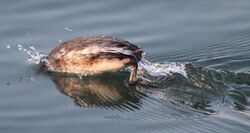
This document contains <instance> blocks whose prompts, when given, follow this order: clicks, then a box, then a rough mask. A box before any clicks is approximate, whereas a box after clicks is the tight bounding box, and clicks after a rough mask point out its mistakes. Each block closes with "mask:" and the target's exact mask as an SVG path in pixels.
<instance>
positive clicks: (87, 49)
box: [40, 36, 143, 83]
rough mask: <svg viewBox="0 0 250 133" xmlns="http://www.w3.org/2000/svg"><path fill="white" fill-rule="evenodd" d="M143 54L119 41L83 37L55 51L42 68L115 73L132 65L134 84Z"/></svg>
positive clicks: (131, 77) (62, 45)
mask: <svg viewBox="0 0 250 133" xmlns="http://www.w3.org/2000/svg"><path fill="white" fill-rule="evenodd" d="M142 54H143V50H142V49H140V48H139V47H138V46H136V45H133V44H131V43H129V42H128V41H124V40H122V39H118V38H116V37H110V36H83V37H79V38H76V39H73V40H70V41H66V42H64V43H62V44H60V45H58V46H57V47H55V48H54V49H53V50H52V51H51V52H50V53H49V54H48V56H47V57H46V62H45V61H41V63H40V65H41V66H45V67H46V69H47V70H48V71H54V72H66V73H74V74H84V73H91V74H100V73H103V72H114V71H118V70H121V69H123V68H124V67H126V66H129V65H130V66H131V68H132V70H131V75H130V80H129V81H130V83H134V82H135V81H136V73H137V63H138V61H140V60H141V58H142Z"/></svg>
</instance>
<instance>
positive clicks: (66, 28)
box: [64, 26, 72, 31]
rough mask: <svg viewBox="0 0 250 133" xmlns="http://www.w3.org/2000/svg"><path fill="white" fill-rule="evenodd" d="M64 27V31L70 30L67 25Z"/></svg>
mask: <svg viewBox="0 0 250 133" xmlns="http://www.w3.org/2000/svg"><path fill="white" fill-rule="evenodd" d="M64 29H65V30H66V31H72V29H71V28H69V27H67V26H65V27H64Z"/></svg>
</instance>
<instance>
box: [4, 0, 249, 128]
mask: <svg viewBox="0 0 250 133" xmlns="http://www.w3.org/2000/svg"><path fill="white" fill-rule="evenodd" d="M249 10H250V2H249V1H247V0H239V1H233V0H227V1H225V0H224V1H215V0H210V1H194V0H191V1H188V2H184V1H164V0H161V1H157V2H156V1H152V2H146V1H115V0H110V1H66V0H64V1H49V0H44V1H39V2H38V1H36V2H34V1H31V0H27V1H25V2H24V1H7V0H3V1H1V2H0V16H1V18H0V20H1V21H0V44H1V45H0V54H1V57H0V68H1V69H0V70H1V76H0V84H1V87H0V92H1V93H0V97H1V99H0V106H1V109H0V119H1V121H0V130H1V132H26V133H27V132H28V133H29V132H30V133H33V132H146V133H149V132H153V133H157V132H170V133H172V132H190V133H191V132H192V133H195V132H242V133H244V132H248V131H249V129H250V124H249V120H250V112H249V109H250V104H249V96H250V91H249V89H250V87H249V80H248V79H249V76H248V74H249V73H250V60H249V57H250V53H249V50H250V37H249V33H250V11H249ZM81 35H112V36H118V37H120V38H123V39H126V40H129V41H130V42H132V43H134V44H137V45H139V46H140V47H141V48H143V49H144V50H145V51H146V57H145V58H146V59H147V60H148V61H150V62H152V63H155V64H158V65H155V67H156V68H157V67H158V68H161V69H160V70H161V71H160V72H162V71H164V73H161V74H162V75H160V76H159V73H158V72H157V71H149V72H150V73H144V72H142V73H141V76H143V77H145V78H146V79H149V80H150V81H152V82H149V83H148V82H147V83H148V84H146V85H145V84H139V85H137V86H130V85H128V81H127V80H128V77H129V73H128V72H126V71H122V72H117V73H113V74H105V75H101V76H86V77H85V76H83V77H82V79H79V77H78V76H72V75H60V74H59V75H58V74H46V73H43V72H41V71H40V70H39V68H38V66H37V64H34V63H33V62H36V61H37V60H32V59H39V58H40V57H39V56H37V55H40V54H37V53H36V52H39V51H41V52H43V53H48V52H50V50H52V49H53V48H54V47H55V46H56V45H57V44H58V43H60V42H63V41H66V40H69V39H72V38H75V37H78V36H81ZM20 46H21V47H20ZM29 46H33V47H29ZM33 48H36V49H37V51H36V50H32V49H33ZM24 49H26V52H27V51H33V52H32V53H30V54H29V55H28V54H27V53H26V52H23V51H25V50H24ZM35 51H36V52H35ZM30 56H33V57H32V58H29V57H30ZM34 57H38V58H34ZM27 59H29V60H27ZM167 62H174V63H173V64H174V65H172V66H175V65H176V64H175V62H177V64H186V65H185V68H186V69H185V70H186V71H185V72H186V77H187V78H185V76H182V75H185V74H184V73H183V71H182V69H177V70H178V72H179V73H180V74H178V73H174V74H171V75H170V76H166V74H168V72H169V71H167V70H169V69H162V68H166V67H167ZM168 65H169V64H168ZM153 66H154V65H153ZM159 66H160V67H159ZM170 66H171V65H170ZM177 66H179V65H177ZM151 67H152V64H151V65H150V66H149V68H151ZM155 67H153V69H154V70H155ZM167 68H169V67H167ZM174 68H176V67H174ZM179 68H183V67H179ZM157 70H159V69H157ZM171 70H173V69H171ZM179 70H181V71H179Z"/></svg>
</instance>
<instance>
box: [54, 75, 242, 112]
mask: <svg viewBox="0 0 250 133" xmlns="http://www.w3.org/2000/svg"><path fill="white" fill-rule="evenodd" d="M127 76H129V75H128V73H126V72H117V73H107V74H102V75H97V76H87V77H83V78H82V79H80V78H79V77H78V76H72V75H71V76H69V75H57V74H50V75H49V77H50V78H51V79H52V81H53V82H54V83H55V86H56V88H57V90H58V91H60V92H61V93H63V94H65V95H67V96H69V97H71V98H72V100H73V101H74V103H75V104H76V105H77V106H80V107H104V108H116V109H122V110H124V109H125V108H126V109H129V110H138V109H140V107H141V106H142V103H143V102H142V101H143V100H142V99H144V98H146V97H153V98H154V99H160V100H162V101H164V102H165V103H166V104H164V106H168V104H172V103H173V104H175V105H177V106H184V107H185V108H186V107H190V108H192V109H195V110H199V111H205V112H208V113H213V112H216V111H217V110H219V108H218V106H220V104H223V102H224V101H223V100H224V98H225V97H226V100H227V101H228V98H229V100H231V99H232V98H231V97H235V95H236V96H237V99H239V98H238V97H240V98H241V97H243V99H244V95H239V94H238V93H237V91H235V92H234V93H232V94H231V93H230V92H226V91H225V89H223V87H225V86H224V85H221V86H220V84H215V82H213V84H208V83H206V84H205V82H204V84H205V85H206V86H209V87H207V88H208V89H207V88H205V87H202V88H200V87H199V86H198V87H197V86H195V85H196V84H193V83H192V82H191V81H188V80H187V79H185V78H183V77H182V76H180V75H173V77H168V78H166V79H163V80H161V81H160V82H157V83H154V84H147V83H143V82H141V83H138V84H136V85H134V86H130V85H129V84H128V81H127V80H126V79H127ZM196 77H198V76H196ZM214 86H215V87H216V88H217V90H215V89H210V88H215V87H214ZM219 87H221V88H219ZM222 90H224V91H222ZM229 93H230V95H228V94H229ZM228 96H230V97H228ZM241 99H242V98H241ZM231 101H232V100H231ZM231 101H230V102H231ZM245 101H246V100H245ZM231 103H239V102H238V101H236V100H233V101H232V102H231ZM237 105H240V104H237ZM230 106H235V105H234V104H230ZM236 108H238V106H237V107H236ZM239 109H241V110H242V109H244V107H243V106H241V107H240V108H239Z"/></svg>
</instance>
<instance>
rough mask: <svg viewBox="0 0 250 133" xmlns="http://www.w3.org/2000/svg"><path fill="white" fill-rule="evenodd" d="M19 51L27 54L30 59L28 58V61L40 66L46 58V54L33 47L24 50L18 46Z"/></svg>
mask: <svg viewBox="0 0 250 133" xmlns="http://www.w3.org/2000/svg"><path fill="white" fill-rule="evenodd" d="M18 50H19V51H23V52H26V53H27V54H28V55H29V56H30V57H28V61H29V62H32V63H35V64H39V63H40V60H41V59H42V58H43V57H44V56H46V54H44V53H41V52H40V51H38V50H36V49H35V47H34V46H33V45H29V46H28V48H23V46H22V45H21V44H18Z"/></svg>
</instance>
